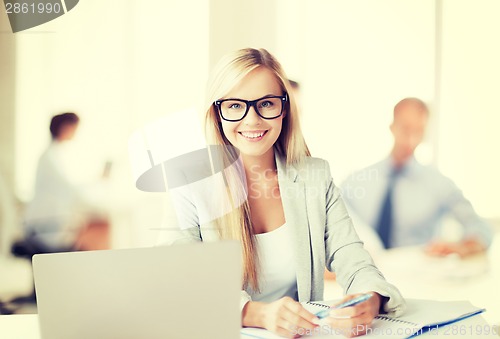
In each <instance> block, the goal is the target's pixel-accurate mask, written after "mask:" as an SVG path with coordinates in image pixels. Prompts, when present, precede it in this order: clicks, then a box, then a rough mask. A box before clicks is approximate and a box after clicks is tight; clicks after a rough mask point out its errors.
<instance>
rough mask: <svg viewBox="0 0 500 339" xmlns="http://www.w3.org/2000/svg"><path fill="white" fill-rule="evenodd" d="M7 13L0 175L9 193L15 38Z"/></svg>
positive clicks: (0, 71)
mask: <svg viewBox="0 0 500 339" xmlns="http://www.w3.org/2000/svg"><path fill="white" fill-rule="evenodd" d="M10 32H11V31H10V25H9V21H8V18H7V14H6V13H5V12H4V11H1V12H0V51H1V53H0V175H1V176H3V177H4V180H5V182H6V185H7V187H8V189H9V194H12V192H13V189H14V177H15V173H14V158H15V153H14V126H15V83H16V74H15V69H16V68H15V65H16V54H15V46H16V45H15V39H14V36H13V35H12V34H11V33H10Z"/></svg>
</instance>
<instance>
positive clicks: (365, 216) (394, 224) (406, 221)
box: [341, 98, 492, 257]
mask: <svg viewBox="0 0 500 339" xmlns="http://www.w3.org/2000/svg"><path fill="white" fill-rule="evenodd" d="M428 120H429V109H428V107H427V105H426V104H425V103H424V102H423V101H422V100H420V99H417V98H405V99H403V100H401V101H400V102H399V103H398V104H397V105H396V106H395V107H394V116H393V122H392V124H391V125H390V130H391V132H392V135H393V137H394V145H393V147H392V150H391V153H390V155H389V156H388V157H387V158H385V159H383V160H382V161H380V162H378V163H376V164H374V165H371V166H369V167H367V168H365V169H363V170H361V171H359V172H356V173H353V174H352V175H350V176H349V177H348V179H347V180H346V181H345V182H344V183H343V184H342V186H341V187H342V190H343V197H344V199H345V202H346V205H347V207H348V210H349V212H350V214H351V216H352V217H353V219H356V221H357V223H355V225H358V224H359V225H360V228H362V226H363V225H364V226H365V227H368V228H371V229H373V230H374V231H375V232H376V234H377V235H378V237H379V240H380V243H379V244H380V245H381V246H382V247H383V248H386V249H389V248H393V247H400V246H415V245H426V247H425V251H426V252H427V253H428V254H430V255H436V256H444V255H448V254H452V253H456V254H458V255H460V256H461V257H465V256H468V255H472V254H475V253H479V252H482V251H484V250H485V249H486V248H487V247H488V246H489V244H490V242H491V238H492V232H491V229H490V226H489V225H488V224H487V223H486V222H485V221H483V220H482V219H481V218H480V217H479V216H478V215H477V213H476V212H475V211H474V209H473V207H472V205H471V203H470V202H469V201H468V200H467V199H466V198H465V197H464V196H463V194H462V192H461V191H460V189H459V188H458V187H457V186H456V185H455V184H454V183H453V182H452V181H451V180H450V179H449V178H447V177H445V176H444V175H443V174H441V173H440V172H439V171H438V170H437V169H435V168H433V167H431V166H424V165H422V164H420V163H419V162H417V160H416V159H415V157H414V151H415V149H416V148H417V146H418V145H419V144H420V143H421V142H422V140H423V138H424V133H425V129H426V126H427V123H428ZM449 216H452V217H453V218H454V219H456V220H457V221H458V222H459V223H460V224H461V225H462V226H463V232H462V235H461V237H460V239H459V241H447V240H445V239H441V238H440V237H439V230H440V227H441V224H442V221H443V218H445V217H449ZM373 233H374V232H373ZM374 238H375V240H376V237H374ZM376 241H377V240H376ZM375 247H376V246H375Z"/></svg>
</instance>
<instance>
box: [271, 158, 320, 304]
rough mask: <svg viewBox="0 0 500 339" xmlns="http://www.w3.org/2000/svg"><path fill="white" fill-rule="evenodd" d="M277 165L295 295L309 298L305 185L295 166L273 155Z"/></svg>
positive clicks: (307, 225)
mask: <svg viewBox="0 0 500 339" xmlns="http://www.w3.org/2000/svg"><path fill="white" fill-rule="evenodd" d="M276 167H277V169H278V183H279V186H280V194H281V202H282V204H283V210H284V213H285V220H286V223H287V224H288V226H289V227H290V229H291V230H292V239H293V248H294V249H295V252H294V256H295V263H296V272H297V290H298V297H299V301H309V300H310V298H311V247H310V243H311V242H310V233H309V221H308V218H307V206H306V187H305V185H304V183H303V182H301V181H300V180H298V179H299V178H298V172H297V170H296V168H295V167H293V166H287V165H286V164H285V163H284V161H283V160H282V159H281V158H280V157H279V156H278V155H276Z"/></svg>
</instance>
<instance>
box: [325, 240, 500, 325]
mask: <svg viewBox="0 0 500 339" xmlns="http://www.w3.org/2000/svg"><path fill="white" fill-rule="evenodd" d="M373 257H374V260H375V264H376V265H377V266H378V268H379V269H380V270H381V271H382V273H383V274H384V276H385V277H386V279H387V280H388V281H389V282H391V283H392V284H394V285H396V287H398V289H399V290H400V291H401V293H402V294H403V296H404V297H406V298H414V299H430V300H443V301H448V300H469V301H470V302H471V303H472V304H473V305H474V306H477V307H481V308H486V312H485V313H483V314H482V316H483V317H484V319H485V320H486V321H487V322H488V323H489V324H491V325H497V326H500V296H499V294H498V286H500V271H499V270H500V267H499V264H500V257H494V256H491V255H486V254H483V255H477V256H473V257H470V258H466V259H464V260H462V259H460V258H456V257H447V258H435V257H429V256H427V255H426V254H424V253H423V251H422V249H421V248H418V247H406V248H397V249H391V250H389V251H384V252H380V253H376V254H374V255H373ZM341 296H342V288H341V287H340V286H339V285H338V284H337V283H336V282H333V281H327V282H326V283H325V295H324V298H325V299H326V300H329V299H338V298H340V297H341Z"/></svg>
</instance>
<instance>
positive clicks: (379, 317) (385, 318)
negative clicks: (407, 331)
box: [375, 315, 418, 326]
mask: <svg viewBox="0 0 500 339" xmlns="http://www.w3.org/2000/svg"><path fill="white" fill-rule="evenodd" d="M375 319H380V320H385V321H389V322H391V323H400V324H408V325H412V326H418V324H416V323H414V322H411V321H406V320H401V319H396V318H391V317H387V316H385V315H378V316H376V317H375Z"/></svg>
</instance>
